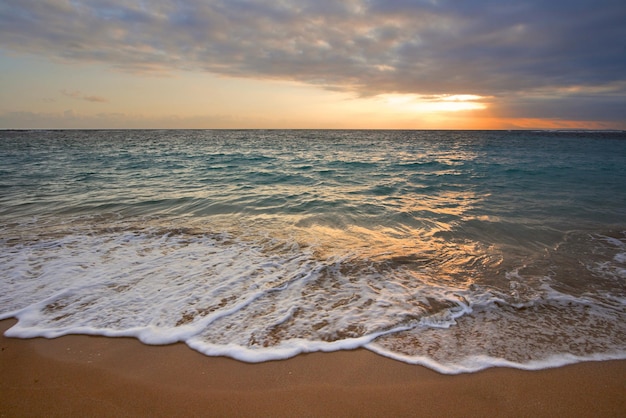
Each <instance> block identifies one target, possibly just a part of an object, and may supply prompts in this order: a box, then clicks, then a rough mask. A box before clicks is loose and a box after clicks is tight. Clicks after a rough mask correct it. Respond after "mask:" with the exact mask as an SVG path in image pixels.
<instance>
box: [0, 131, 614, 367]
mask: <svg viewBox="0 0 626 418" xmlns="http://www.w3.org/2000/svg"><path fill="white" fill-rule="evenodd" d="M0 286H1V288H2V292H0V319H5V318H17V319H18V320H19V322H18V323H17V324H16V325H15V326H14V327H13V328H11V329H9V330H8V331H7V335H8V336H13V337H24V338H28V337H34V336H45V337H56V336H60V335H65V334H71V333H78V334H96V335H104V336H132V337H136V338H138V339H140V340H141V341H143V342H145V343H147V344H167V343H172V342H176V341H183V342H185V343H186V344H188V345H189V346H190V347H191V348H193V349H195V350H198V351H200V352H202V353H205V354H207V355H227V356H231V357H234V358H237V359H240V360H244V361H251V362H256V361H266V360H270V359H280V358H287V357H291V356H294V355H296V354H298V353H301V352H308V351H320V350H321V351H334V350H341V349H351V348H356V347H364V348H366V349H369V350H372V351H374V352H377V353H380V354H382V355H385V356H389V357H392V358H395V359H398V360H401V361H405V362H408V363H417V364H423V365H426V366H428V367H431V368H434V369H436V370H439V371H441V372H444V373H459V372H465V371H475V370H479V369H482V368H485V367H489V366H494V365H506V366H513V367H519V368H525V369H539V368H545V367H552V366H558V365H562V364H567V363H572V362H577V361H584V360H602V359H624V358H626V133H624V132H530V131H518V132H497V131H484V132H480V131H467V132H465V131H307V130H305V131H293V130H282V131H281V130H279V131H271V130H270V131H260V130H259V131H257V130H247V131H17V132H12V131H2V132H0Z"/></svg>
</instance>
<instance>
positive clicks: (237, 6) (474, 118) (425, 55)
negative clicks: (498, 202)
mask: <svg viewBox="0 0 626 418" xmlns="http://www.w3.org/2000/svg"><path fill="white" fill-rule="evenodd" d="M67 128H115V129H118V128H157V129H162V128H173V129H176V128H200V129H205V128H308V129H626V2H625V1H624V0H584V1H583V0H463V1H459V0H454V1H452V0H451V1H447V0H345V1H330V0H301V1H295V0H0V129H67Z"/></svg>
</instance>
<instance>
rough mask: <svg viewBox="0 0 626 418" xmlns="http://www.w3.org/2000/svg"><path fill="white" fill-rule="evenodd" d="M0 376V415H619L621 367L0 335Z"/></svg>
mask: <svg viewBox="0 0 626 418" xmlns="http://www.w3.org/2000/svg"><path fill="white" fill-rule="evenodd" d="M14 323H15V321H13V320H6V321H1V322H0V330H1V331H2V332H4V331H5V330H6V329H7V328H9V327H10V326H11V325H12V324H14ZM0 376H2V379H1V382H0V394H1V395H0V416H2V417H4V416H6V417H13V416H59V417H61V416H63V417H68V416H81V417H82V416H103V417H104V416H274V417H276V416H291V417H295V416H298V417H307V416H333V417H337V416H381V417H382V416H385V417H391V416H396V417H398V416H463V417H469V416H529V417H530V416H554V417H557V416H561V417H563V416H570V417H572V416H580V417H589V416H596V417H599V416H602V417H610V416H615V417H623V416H626V361H606V362H590V363H583V364H576V365H572V366H567V367H562V368H557V369H550V370H542V371H534V372H527V371H520V370H513V369H505V368H493V369H488V370H485V371H482V372H479V373H473V374H463V375H456V376H445V375H441V374H438V373H436V372H433V371H431V370H429V369H426V368H423V367H420V366H412V365H408V364H404V363H400V362H397V361H394V360H390V359H387V358H384V357H381V356H378V355H376V354H373V353H371V352H369V351H367V350H355V351H343V352H335V353H313V354H307V355H301V356H298V357H296V358H293V359H290V360H285V361H274V362H268V363H261V364H246V363H241V362H238V361H235V360H231V359H227V358H211V357H206V356H203V355H201V354H199V353H197V352H194V351H192V350H191V349H189V348H188V347H187V346H185V345H183V344H175V345H170V346H158V347H157V346H146V345H143V344H141V343H140V342H139V341H136V340H134V339H127V338H118V339H113V338H102V337H89V336H66V337H61V338H57V339H52V340H48V339H43V338H36V339H30V340H23V339H14V338H6V337H4V336H3V337H2V339H1V352H0Z"/></svg>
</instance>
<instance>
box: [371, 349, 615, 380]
mask: <svg viewBox="0 0 626 418" xmlns="http://www.w3.org/2000/svg"><path fill="white" fill-rule="evenodd" d="M364 348H366V349H367V350H370V351H372V352H374V353H376V354H379V355H381V356H383V357H387V358H390V359H393V360H397V361H400V362H402V363H408V364H414V365H419V366H423V367H426V368H429V369H431V370H435V371H436V372H438V373H441V374H447V375H456V374H462V373H475V372H478V371H480V370H484V369H488V368H491V367H508V368H513V369H519V370H528V371H533V370H544V369H552V368H557V367H562V366H567V365H569V364H575V363H583V362H588V361H607V360H626V351H623V352H608V353H595V354H591V355H588V356H576V355H573V354H567V353H563V354H554V355H552V356H550V357H548V358H545V359H542V360H531V361H529V362H527V363H517V362H514V361H510V360H506V359H502V358H498V357H490V356H483V355H480V356H470V357H464V358H463V359H460V360H459V361H457V362H455V363H450V364H446V363H440V362H437V361H435V360H433V359H431V358H428V357H426V356H409V355H403V354H398V353H394V352H392V351H388V350H385V349H384V348H382V347H381V346H379V345H378V344H376V343H374V342H372V343H369V344H366V345H365V346H364Z"/></svg>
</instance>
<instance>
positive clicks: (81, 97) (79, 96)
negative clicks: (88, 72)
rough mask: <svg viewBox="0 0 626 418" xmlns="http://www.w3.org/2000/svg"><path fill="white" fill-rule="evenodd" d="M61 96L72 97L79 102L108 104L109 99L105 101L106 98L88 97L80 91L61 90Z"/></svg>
mask: <svg viewBox="0 0 626 418" xmlns="http://www.w3.org/2000/svg"><path fill="white" fill-rule="evenodd" d="M61 94H62V95H64V96H66V97H71V98H72V99H77V100H85V101H87V102H94V103H106V102H108V100H107V99H105V98H104V97H101V96H86V95H84V94H82V93H81V92H80V91H68V90H65V89H64V90H61Z"/></svg>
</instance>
